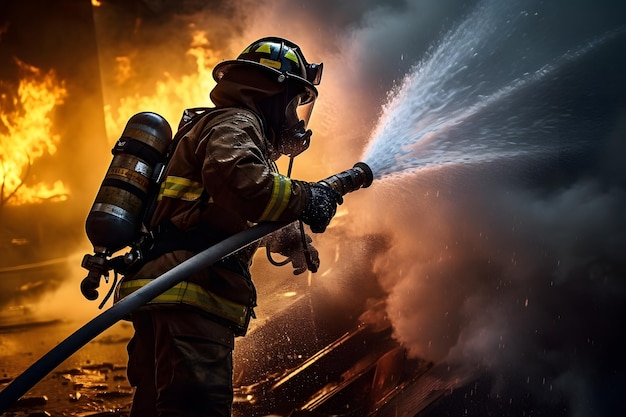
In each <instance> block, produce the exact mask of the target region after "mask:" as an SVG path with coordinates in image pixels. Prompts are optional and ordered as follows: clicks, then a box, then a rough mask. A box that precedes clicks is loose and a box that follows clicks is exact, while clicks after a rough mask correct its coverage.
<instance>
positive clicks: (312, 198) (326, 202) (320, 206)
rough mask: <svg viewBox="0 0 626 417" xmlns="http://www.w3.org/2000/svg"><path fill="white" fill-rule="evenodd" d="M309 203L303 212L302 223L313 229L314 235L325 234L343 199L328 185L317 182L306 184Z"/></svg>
mask: <svg viewBox="0 0 626 417" xmlns="http://www.w3.org/2000/svg"><path fill="white" fill-rule="evenodd" d="M305 184H306V189H307V193H308V196H309V201H308V202H307V205H306V207H305V208H304V211H303V212H302V217H301V218H302V221H303V222H304V223H306V224H308V225H309V226H310V227H311V231H312V232H313V233H323V232H324V231H325V230H326V226H328V224H329V223H330V220H331V219H332V218H333V216H334V215H335V213H336V212H337V205H338V204H342V203H343V197H341V194H339V193H338V192H337V191H335V190H333V189H332V188H330V187H329V186H327V185H323V184H319V183H317V182H309V183H305Z"/></svg>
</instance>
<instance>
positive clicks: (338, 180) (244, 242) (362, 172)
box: [0, 162, 373, 414]
mask: <svg viewBox="0 0 626 417" xmlns="http://www.w3.org/2000/svg"><path fill="white" fill-rule="evenodd" d="M372 181H373V174H372V171H371V169H370V168H369V166H367V165H366V164H365V163H363V162H359V163H357V164H355V165H354V167H353V168H351V169H348V170H345V171H343V172H341V173H339V174H336V175H332V176H330V177H328V178H327V179H325V180H322V181H320V183H322V184H325V185H327V186H329V187H331V188H333V189H335V190H336V191H337V192H338V193H339V194H341V195H342V196H343V195H345V194H347V193H349V192H352V191H355V190H358V189H359V188H365V187H369V186H370V185H371V183H372ZM288 224H289V223H286V222H264V223H259V224H257V225H256V226H254V227H252V228H250V229H247V230H244V231H243V232H240V233H238V234H235V235H233V236H231V237H229V238H226V239H224V240H223V241H221V242H219V243H217V244H216V245H213V246H211V247H210V248H208V249H206V250H204V251H202V252H200V253H198V254H197V255H195V256H193V257H192V258H190V259H188V260H186V261H184V262H182V263H181V264H179V265H177V266H176V267H174V268H172V269H171V270H169V271H167V272H166V273H164V274H163V275H161V276H160V277H158V278H156V279H154V280H153V281H152V282H150V283H149V284H147V285H145V286H144V287H142V288H140V289H138V290H137V291H135V292H133V293H132V294H130V295H128V296H127V297H125V298H124V299H122V300H121V301H119V302H118V303H116V304H114V305H113V306H112V307H110V308H109V309H107V310H106V311H104V312H102V313H101V314H99V315H98V316H96V317H95V318H93V319H92V320H91V321H89V322H88V323H87V324H85V325H84V326H82V327H81V328H79V329H78V330H77V331H75V332H74V333H72V334H71V335H70V336H68V337H67V338H66V339H65V340H63V341H62V342H61V343H59V344H58V345H57V346H55V347H54V348H53V349H52V350H50V351H49V352H48V353H46V354H45V355H44V356H42V357H41V358H40V359H39V360H37V361H36V362H35V363H34V364H32V365H31V366H30V367H29V368H27V369H26V370H25V371H24V372H22V373H21V374H20V375H18V376H17V377H16V378H15V379H14V380H13V381H11V383H10V384H9V385H7V386H6V388H4V390H2V392H0V414H2V413H4V412H5V411H6V410H7V409H8V408H9V407H11V406H12V405H13V404H14V403H15V402H16V401H17V400H18V399H19V398H20V397H21V396H23V395H24V394H25V393H26V392H27V391H28V390H29V389H31V388H32V387H33V386H34V385H35V384H36V383H37V382H39V381H40V380H41V379H42V378H43V377H45V376H46V375H47V374H48V373H50V372H51V371H52V370H54V368H56V367H57V366H58V365H60V364H61V363H62V362H63V361H64V360H66V359H67V358H69V357H70V356H71V355H72V354H74V353H75V352H76V351H78V349H80V348H81V347H83V346H84V345H85V344H87V343H88V342H89V341H91V340H92V339H94V338H95V337H96V336H98V335H99V334H100V333H102V332H104V331H105V330H106V329H108V328H109V327H111V326H113V325H114V324H115V323H117V322H118V321H120V320H122V319H123V318H125V317H126V316H127V315H128V314H130V313H131V312H133V311H135V310H136V309H138V308H139V307H141V306H143V305H144V304H146V303H148V302H149V301H150V300H152V299H154V298H155V297H156V296H158V295H159V294H161V293H163V292H165V291H167V290H168V289H169V288H171V287H173V286H174V285H176V284H178V283H179V282H181V281H183V280H184V279H185V278H186V277H188V276H189V275H191V274H194V273H196V272H199V271H201V270H202V269H204V268H206V267H208V266H210V265H212V264H214V263H215V262H217V261H219V260H220V259H222V258H224V257H226V256H228V255H231V254H232V253H234V252H237V251H238V250H240V249H242V248H244V247H246V246H248V245H250V244H252V243H254V242H256V241H257V240H259V239H261V238H262V237H263V236H266V235H268V234H270V233H273V232H275V231H277V230H279V229H281V228H283V227H285V226H287V225H288Z"/></svg>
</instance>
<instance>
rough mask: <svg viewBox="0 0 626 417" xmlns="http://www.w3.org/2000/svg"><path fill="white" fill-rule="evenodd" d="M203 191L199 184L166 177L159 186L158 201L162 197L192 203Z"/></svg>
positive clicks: (179, 178)
mask: <svg viewBox="0 0 626 417" xmlns="http://www.w3.org/2000/svg"><path fill="white" fill-rule="evenodd" d="M203 191H204V186H203V185H202V183H200V182H197V181H192V180H189V179H187V178H182V177H174V176H168V177H167V178H165V181H163V183H162V184H161V190H160V191H159V200H160V199H161V198H163V197H170V198H180V199H181V200H187V201H194V200H197V199H199V198H200V196H201V195H202V192H203Z"/></svg>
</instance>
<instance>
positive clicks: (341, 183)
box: [320, 162, 374, 196]
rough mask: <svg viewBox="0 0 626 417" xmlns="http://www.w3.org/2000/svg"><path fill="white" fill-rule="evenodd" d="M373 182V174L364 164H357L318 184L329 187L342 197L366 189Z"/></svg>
mask: <svg viewBox="0 0 626 417" xmlns="http://www.w3.org/2000/svg"><path fill="white" fill-rule="evenodd" d="M372 181H374V173H373V172H372V169H371V168H370V167H369V166H368V165H367V164H366V163H365V162H357V163H356V164H354V166H353V167H352V168H350V169H346V170H345V171H342V172H340V173H338V174H335V175H331V176H330V177H328V178H326V179H323V180H321V181H320V183H322V184H324V185H327V186H329V187H330V188H332V189H333V190H335V191H337V192H338V193H339V194H341V195H342V196H344V195H346V194H348V193H351V192H353V191H356V190H358V189H359V188H367V187H369V186H370V185H372Z"/></svg>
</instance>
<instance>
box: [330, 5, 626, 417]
mask: <svg viewBox="0 0 626 417" xmlns="http://www.w3.org/2000/svg"><path fill="white" fill-rule="evenodd" d="M454 3H456V5H458V4H459V3H460V2H450V3H447V4H445V5H443V4H442V5H441V6H439V5H438V6H437V9H436V10H431V12H432V13H434V15H433V16H438V15H437V13H439V12H441V13H442V15H446V16H452V17H453V18H452V19H445V18H438V19H437V18H436V21H437V23H438V24H439V25H441V27H450V24H453V23H454V21H455V19H454V17H457V16H460V15H462V13H461V11H462V10H463V8H461V7H455V4H454ZM516 4H517V5H518V6H520V8H519V9H516V10H518V11H519V12H520V13H524V14H526V15H528V14H530V15H535V16H537V20H536V21H534V23H533V24H532V25H530V26H526V27H523V28H522V29H521V30H520V31H519V32H518V33H516V34H515V35H516V36H518V38H517V39H515V40H513V46H514V48H511V49H509V50H508V55H505V56H499V57H498V58H499V59H502V60H503V61H502V62H503V63H508V64H510V62H512V61H513V60H514V62H520V63H521V65H522V66H523V65H526V66H528V67H532V66H533V65H534V64H536V63H538V62H542V61H543V62H548V61H549V58H554V57H555V56H556V54H557V53H558V52H557V51H561V53H562V51H564V50H568V49H570V48H571V49H573V48H575V47H576V46H577V45H580V44H581V43H583V42H585V40H588V39H590V38H591V37H593V36H597V35H600V34H602V33H604V32H605V31H606V30H611V29H615V28H619V27H620V25H622V24H623V21H620V20H623V19H619V18H615V17H614V16H615V15H616V14H618V15H619V14H621V16H623V7H622V6H620V5H617V4H616V3H615V2H605V6H607V7H606V8H604V9H602V10H598V9H596V8H595V6H594V5H592V4H590V3H589V2H584V1H578V2H574V3H571V2H568V3H567V5H565V4H562V2H551V4H550V5H546V4H543V3H541V2H517V3H516ZM387 6H388V7H371V8H369V9H368V10H360V11H358V12H357V14H358V16H360V17H361V19H360V20H358V21H355V20H341V19H340V18H338V19H339V21H342V22H347V23H346V24H348V25H350V26H351V28H352V30H350V31H349V32H348V33H342V35H343V37H341V39H343V40H344V41H345V42H346V43H345V44H344V45H345V46H346V49H344V51H345V50H349V51H350V56H351V58H353V61H352V62H358V67H359V70H360V71H362V73H359V76H358V77H352V78H351V80H350V81H349V82H348V83H346V85H348V86H350V87H353V86H354V85H358V84H359V83H363V84H362V85H370V88H369V90H368V91H369V92H372V91H374V92H375V91H377V88H379V87H380V86H381V85H384V86H385V88H388V87H389V86H390V85H393V84H394V82H396V81H397V78H396V77H395V75H396V74H398V72H402V71H408V70H410V67H407V66H405V64H404V63H403V62H402V59H401V57H402V54H403V53H405V55H404V56H405V57H406V56H408V54H409V53H408V52H407V51H414V52H416V53H417V54H423V53H425V52H427V51H428V48H427V45H428V44H429V42H434V41H436V39H437V36H438V34H440V33H442V31H440V30H436V29H432V27H431V28H430V29H429V31H428V33H426V34H425V36H423V38H421V37H420V36H419V35H420V32H419V30H418V29H415V28H411V27H410V26H409V25H406V22H410V21H411V19H416V20H413V21H419V19H420V18H422V17H423V16H416V12H417V10H418V9H419V10H420V11H422V12H424V11H425V10H426V13H425V14H426V15H428V7H427V5H426V4H425V3H423V2H398V3H394V4H389V5H387ZM418 6H421V9H420V7H418ZM439 7H441V8H442V10H439ZM449 7H450V8H453V9H454V10H453V12H452V13H449V12H450V10H449V9H448V8H449ZM446 9H448V10H446ZM446 12H448V13H447V14H446ZM565 21H567V22H568V23H567V24H565V23H563V22H565ZM431 24H433V23H432V22H431ZM433 25H434V24H433ZM415 26H419V25H415ZM572 27H576V28H577V31H574V30H573V29H571V28H572ZM581 28H582V29H581ZM411 29H412V31H411ZM623 45H624V37H623V34H622V35H618V38H617V39H616V40H614V41H612V42H610V43H609V44H608V45H607V46H605V47H603V48H602V49H601V50H599V51H597V52H596V53H594V54H592V56H590V57H588V58H586V59H584V60H582V61H579V62H577V63H576V64H575V65H572V66H570V67H568V68H566V69H564V70H563V71H560V72H559V73H558V74H556V75H555V76H554V77H552V78H551V79H550V80H549V82H547V83H545V84H542V85H541V89H542V91H541V92H535V93H536V94H535V95H534V97H530V98H529V97H526V98H527V99H530V100H531V101H530V102H525V103H524V105H525V106H530V107H532V106H533V102H532V100H543V101H542V102H541V103H542V104H543V103H544V102H546V101H547V102H549V103H550V104H549V105H548V106H546V107H545V108H550V109H551V110H550V111H554V112H561V113H559V114H562V115H564V116H566V117H565V118H564V119H563V120H564V121H559V122H558V123H557V125H558V126H557V128H556V129H554V130H552V133H550V134H548V135H547V136H546V140H550V141H552V143H556V144H557V146H558V143H559V142H561V143H563V145H565V144H574V143H583V142H585V143H587V144H589V143H591V144H592V145H591V146H587V147H586V148H585V150H584V152H582V153H577V152H566V151H563V152H562V153H560V154H558V155H553V156H550V157H542V158H540V159H537V158H535V159H533V158H531V157H525V158H517V159H512V160H503V161H496V162H494V163H491V164H476V165H473V166H466V167H458V166H456V167H448V168H442V169H433V170H429V171H422V172H419V173H417V174H415V175H414V176H411V177H403V178H400V179H397V180H394V181H383V182H375V183H374V186H373V187H372V189H370V190H368V191H365V192H364V193H369V195H368V196H367V197H361V196H359V198H358V203H357V204H355V207H354V209H353V210H350V215H351V216H355V218H356V219H355V221H354V223H355V224H358V229H356V228H355V230H354V231H353V233H354V236H353V237H352V239H359V238H363V237H364V236H367V235H368V234H379V235H382V236H385V237H386V241H388V242H391V243H390V244H389V245H388V246H387V247H385V248H381V250H380V252H378V253H372V254H371V256H372V258H374V261H373V271H374V274H375V275H376V277H377V279H378V281H379V283H380V285H381V286H382V288H383V290H384V292H385V293H386V296H385V300H386V315H387V317H388V319H389V320H390V321H391V323H392V325H393V327H394V335H395V337H396V339H397V340H398V341H399V342H401V343H402V344H403V345H404V346H405V347H406V348H407V349H408V350H409V351H410V353H411V354H412V355H414V356H419V357H423V358H427V359H430V360H434V361H442V360H446V361H450V362H457V361H458V362H463V363H472V364H477V365H478V366H480V367H481V368H482V369H484V370H485V371H486V372H487V373H488V374H490V375H492V376H493V377H494V379H495V381H496V384H495V386H494V393H495V394H496V395H497V396H500V397H504V398H516V399H519V398H521V397H525V396H527V395H531V396H532V397H534V398H535V399H536V400H538V401H540V402H541V403H543V404H555V403H557V404H558V403H564V404H566V408H567V409H568V410H569V413H570V415H573V416H587V415H607V416H608V415H616V414H615V413H616V410H622V411H623V405H620V404H619V401H618V398H619V394H617V388H616V387H623V386H624V384H625V381H624V378H623V375H624V365H625V363H624V359H623V357H622V355H621V353H620V348H619V346H621V345H622V339H623V338H622V337H621V335H620V333H621V324H620V323H621V322H622V321H623V319H624V316H625V315H626V314H625V311H624V307H623V299H624V296H625V295H626V284H624V281H623V276H624V273H625V272H626V271H625V267H626V265H625V262H624V260H623V248H624V247H625V246H624V245H625V243H626V220H625V219H624V216H623V215H622V214H621V213H622V212H623V207H624V204H625V203H626V200H625V199H626V190H625V189H624V185H625V182H624V181H625V180H626V172H625V171H624V168H623V167H621V165H620V167H618V165H619V163H618V162H617V161H618V160H619V159H620V158H621V155H622V153H621V151H623V146H624V145H623V143H624V141H623V138H624V136H625V135H626V133H625V132H626V125H625V124H624V120H625V118H626V105H625V103H624V100H623V94H624V92H625V87H626V85H625V84H624V82H623V81H621V80H620V78H621V77H620V75H619V73H620V71H623V70H624V65H625V63H624V59H623V57H622V56H621V54H620V53H619V52H618V51H619V50H620V48H623ZM396 54H397V55H396ZM394 55H395V59H393V58H391V57H393V56H394ZM381 57H387V59H384V58H382V59H380V61H377V59H379V58H381ZM414 63H415V62H412V64H414ZM529 63H530V64H529ZM368 64H370V65H368ZM493 65H498V63H497V61H496V62H495V63H494V64H493ZM501 67H503V68H511V67H512V65H505V64H501ZM383 68H384V69H383ZM517 69H519V67H517ZM352 75H354V74H352ZM489 81H490V80H486V82H489ZM357 90H358V88H357ZM351 91H352V89H351ZM373 95H375V94H373ZM339 102H340V103H342V104H345V101H339ZM368 103H369V104H372V103H375V99H372V100H371V101H369V102H368ZM520 105H521V104H520ZM515 108H516V107H515V103H513V106H512V109H513V110H512V111H513V112H514V111H515ZM357 109H358V110H362V111H363V113H361V114H359V116H360V117H362V118H364V119H366V118H367V117H371V116H373V112H372V111H371V110H369V111H367V110H365V109H364V108H362V107H358V108H357ZM364 114H365V115H366V116H364ZM555 114H557V113H555ZM539 116H540V115H539ZM559 117H560V116H559ZM476 123H477V124H478V125H480V121H477V122H476ZM527 123H529V124H531V123H533V120H527ZM367 126H368V128H369V125H367ZM461 129H462V128H461ZM563 148H564V149H565V148H566V146H563ZM350 198H353V197H352V196H351V197H350ZM348 204H349V202H348ZM350 207H352V206H350ZM365 210H369V211H371V213H368V214H362V213H361V212H362V211H365Z"/></svg>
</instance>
